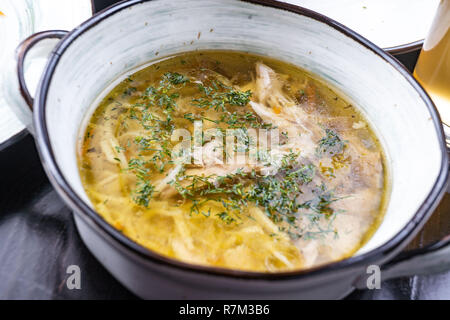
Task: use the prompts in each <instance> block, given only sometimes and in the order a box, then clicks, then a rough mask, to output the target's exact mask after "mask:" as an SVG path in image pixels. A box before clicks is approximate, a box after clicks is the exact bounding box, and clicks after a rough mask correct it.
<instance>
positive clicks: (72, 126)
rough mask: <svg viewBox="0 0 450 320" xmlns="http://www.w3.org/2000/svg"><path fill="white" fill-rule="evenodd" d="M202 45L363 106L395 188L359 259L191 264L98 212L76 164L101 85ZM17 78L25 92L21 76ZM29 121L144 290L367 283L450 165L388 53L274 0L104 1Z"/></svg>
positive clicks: (292, 292)
mask: <svg viewBox="0 0 450 320" xmlns="http://www.w3.org/2000/svg"><path fill="white" fill-rule="evenodd" d="M49 35H50V36H51V35H52V33H51V32H50V33H48V34H44V35H40V36H39V35H38V36H36V37H34V38H31V39H29V40H28V42H27V43H25V44H24V45H23V46H22V49H23V50H22V51H20V53H19V65H20V63H21V61H22V60H23V58H24V56H25V55H26V53H27V52H28V50H29V49H30V47H32V46H33V45H34V44H35V43H36V42H37V41H38V40H40V39H41V38H46V37H47V36H49ZM53 35H55V34H53ZM56 35H57V36H62V35H64V34H63V33H59V34H56ZM197 49H227V50H239V51H248V52H252V53H256V54H260V55H265V56H269V57H273V58H277V59H280V60H284V61H288V62H290V63H293V64H295V65H297V66H299V67H302V68H304V69H306V70H308V71H310V72H311V73H314V74H316V75H317V76H319V77H320V78H322V79H323V80H325V81H326V82H328V84H329V85H330V86H331V87H333V88H335V89H336V90H337V91H339V92H341V93H342V94H344V95H345V96H347V97H348V98H349V99H350V100H351V101H352V102H353V103H354V105H355V106H357V107H358V108H360V110H361V111H362V113H363V114H364V115H365V116H366V118H367V119H368V120H369V122H370V123H371V125H372V126H373V128H375V130H376V132H377V134H378V137H379V138H380V139H381V142H382V145H383V147H384V149H385V151H386V154H387V158H388V160H387V163H388V169H389V172H390V178H391V182H392V190H391V194H390V201H389V204H388V207H387V212H386V216H385V218H384V221H383V222H382V224H381V225H380V227H379V228H378V230H377V231H376V233H375V234H374V235H373V237H372V238H371V239H370V240H369V241H368V242H367V244H366V245H364V247H363V248H361V250H359V251H358V253H356V255H355V256H354V257H351V258H349V259H346V260H343V261H340V262H336V263H332V264H329V265H326V266H323V267H319V268H315V269H312V270H306V271H296V272H287V273H279V274H266V273H252V272H244V271H233V270H224V269H220V268H212V267H202V266H194V265H190V264H187V263H183V262H179V261H175V260H173V259H169V258H166V257H162V256H160V255H159V254H157V253H155V252H151V251H149V250H147V249H145V248H143V247H141V246H139V245H137V244H136V243H134V242H132V241H131V240H129V239H128V238H126V237H125V236H124V235H122V234H121V233H120V232H119V231H117V230H115V229H114V228H112V227H111V226H109V225H108V224H107V223H106V222H105V221H104V220H103V219H102V218H101V217H100V216H99V215H98V214H97V213H96V212H95V211H94V209H93V207H92V204H91V203H90V201H89V198H88V197H87V196H86V193H85V192H84V189H83V186H82V184H81V181H80V177H79V174H78V169H77V161H76V144H77V141H78V139H79V138H80V130H81V128H82V127H83V122H84V121H85V120H86V119H87V118H89V116H90V115H91V114H92V112H93V111H94V108H95V106H96V104H95V102H96V101H98V99H99V97H102V96H103V95H104V94H105V93H106V91H105V88H108V87H111V86H112V85H114V84H115V83H117V81H119V80H121V79H123V78H124V77H126V76H127V75H128V74H129V73H132V72H134V71H136V69H138V68H140V67H142V66H143V65H144V64H146V63H148V62H149V61H152V60H155V59H159V58H161V57H164V56H168V55H173V54H176V53H180V52H185V51H192V50H197ZM21 85H22V89H23V90H22V93H23V94H24V95H25V96H26V95H27V92H26V90H25V88H24V87H23V86H24V85H25V83H24V80H23V78H21ZM28 100H30V98H28ZM34 126H35V132H36V141H37V145H38V148H39V152H40V156H41V159H42V161H43V164H44V167H45V169H46V171H47V174H48V176H49V178H50V181H51V182H52V184H53V185H54V186H55V188H56V189H57V191H58V192H59V194H60V195H61V197H62V198H63V199H64V200H65V201H66V203H67V204H68V205H69V206H70V207H71V208H72V209H73V210H74V212H75V221H76V223H77V226H78V228H79V231H80V235H81V236H82V238H83V240H84V241H85V242H86V245H87V246H88V248H89V249H90V250H91V251H92V252H93V254H94V255H95V256H96V257H97V258H98V259H99V261H100V262H101V263H102V264H103V265H104V266H105V267H106V268H107V269H108V270H109V271H110V272H111V273H112V274H113V275H114V276H115V277H116V278H117V279H118V280H119V281H121V282H122V283H123V284H124V285H125V286H126V287H128V288H129V289H130V290H132V291H133V292H135V293H136V294H138V295H139V296H142V297H145V298H166V297H172V298H174V297H175V298H183V297H193V298H228V297H233V298H306V297H308V298H309V297H323V298H335V297H340V296H343V295H344V294H346V293H348V292H349V291H350V290H352V288H353V287H354V286H355V283H360V284H364V280H363V279H364V277H365V275H366V272H365V271H366V268H367V266H368V265H371V264H377V265H382V264H384V263H386V262H387V261H388V260H390V259H392V258H393V257H394V256H395V254H396V253H398V252H399V251H400V250H401V249H402V248H403V247H404V246H405V245H406V244H407V242H408V241H409V240H410V239H411V238H412V237H413V236H414V235H415V233H416V232H417V231H418V230H419V229H420V227H421V226H422V225H423V224H424V223H425V221H426V219H427V218H428V216H429V214H430V213H431V212H432V210H433V209H434V208H435V206H436V204H437V202H438V200H439V199H440V196H441V195H442V192H443V190H444V187H445V184H446V180H447V175H448V164H447V154H446V149H445V143H444V138H443V133H442V127H441V123H440V119H439V116H438V114H437V112H436V110H435V107H434V106H433V104H432V102H431V100H430V99H429V97H428V96H427V94H426V93H425V92H424V91H423V89H422V88H421V87H420V85H419V84H418V83H417V82H416V81H415V80H414V79H413V78H412V76H411V75H410V74H409V73H408V72H407V71H406V70H405V69H404V68H403V67H401V66H400V65H399V63H398V62H397V61H396V60H395V59H393V58H392V57H391V56H390V55H388V54H386V53H384V52H383V51H382V50H381V49H379V48H377V47H376V46H375V45H373V44H372V43H370V42H369V41H367V40H365V39H364V38H362V37H361V36H359V35H357V34H355V33H354V32H352V31H351V30H349V29H347V28H345V27H343V26H342V25H340V24H338V23H336V22H334V21H332V20H330V19H328V18H326V17H324V16H321V15H319V14H316V13H314V12H312V11H309V10H305V9H302V8H299V7H295V6H292V5H288V4H284V3H277V2H273V1H232V0H198V1H186V0H179V1H175V0H174V1H170V0H155V1H137V0H134V1H133V0H132V1H128V2H124V3H120V4H118V5H116V6H114V7H112V8H110V9H108V10H106V11H103V12H102V13H100V14H98V15H96V16H94V17H93V18H91V19H89V20H88V21H87V22H85V23H83V24H82V25H81V26H80V27H78V28H76V29H74V30H73V31H71V32H70V33H69V34H67V35H66V36H65V37H64V38H63V39H62V40H61V41H60V42H59V44H58V45H57V47H56V48H55V49H54V51H53V52H52V53H51V55H50V57H49V62H48V64H47V67H46V69H45V72H44V74H43V76H42V78H41V82H40V85H39V89H38V92H37V96H36V98H35V100H34ZM386 277H388V273H386ZM358 281H359V282H358Z"/></svg>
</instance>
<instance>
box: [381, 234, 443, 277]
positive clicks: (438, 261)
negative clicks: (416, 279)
mask: <svg viewBox="0 0 450 320" xmlns="http://www.w3.org/2000/svg"><path fill="white" fill-rule="evenodd" d="M448 270H450V235H448V236H446V237H444V238H443V239H441V240H439V241H437V242H435V243H432V244H430V245H428V246H426V247H424V248H420V249H413V250H409V251H404V252H402V253H400V254H399V255H398V256H397V257H395V258H394V259H392V260H391V261H390V262H388V263H386V264H385V265H384V266H383V267H382V269H381V273H382V279H383V280H387V279H393V278H398V277H408V276H413V275H425V274H431V273H440V272H444V271H448Z"/></svg>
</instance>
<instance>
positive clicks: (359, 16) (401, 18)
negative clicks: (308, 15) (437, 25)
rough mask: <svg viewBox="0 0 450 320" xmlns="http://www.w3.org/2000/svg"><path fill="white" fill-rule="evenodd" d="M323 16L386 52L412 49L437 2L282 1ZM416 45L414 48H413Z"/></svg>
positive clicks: (406, 0)
mask: <svg viewBox="0 0 450 320" xmlns="http://www.w3.org/2000/svg"><path fill="white" fill-rule="evenodd" d="M283 2H288V3H292V4H295V5H299V6H302V7H305V8H308V9H311V10H314V11H317V12H319V13H321V14H323V15H326V16H328V17H330V18H332V19H334V20H336V21H338V22H340V23H342V24H344V25H346V26H347V27H349V28H350V29H353V30H355V31H356V32H358V33H359V34H361V35H362V36H364V37H366V38H367V39H369V40H370V41H372V42H373V43H375V44H376V45H377V46H379V47H381V48H383V49H385V50H388V51H389V52H391V53H392V52H398V51H402V50H403V51H408V48H411V47H413V48H416V47H417V42H420V41H422V40H423V39H424V38H425V36H426V35H427V33H428V30H429V28H430V26H431V22H432V21H433V18H434V14H435V13H436V8H437V6H438V4H439V0H285V1H283ZM414 44H416V46H414Z"/></svg>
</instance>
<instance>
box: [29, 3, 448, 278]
mask: <svg viewBox="0 0 450 320" xmlns="http://www.w3.org/2000/svg"><path fill="white" fill-rule="evenodd" d="M149 1H151V0H128V1H121V2H119V3H117V4H115V5H113V6H111V7H108V8H106V9H104V10H102V11H100V12H99V13H97V14H96V15H94V16H93V17H91V18H90V19H88V20H86V21H85V22H83V23H82V24H81V25H80V26H79V27H77V28H75V29H73V30H72V31H71V32H69V33H68V34H67V35H66V36H65V37H64V38H63V39H62V40H61V41H60V42H59V43H58V45H57V46H56V48H55V49H54V50H53V51H52V53H51V55H50V57H49V60H48V62H47V65H46V67H45V70H44V73H43V75H42V77H41V81H40V85H39V89H38V90H37V93H36V98H35V100H34V114H33V121H34V125H35V128H36V139H35V140H36V145H37V149H38V151H39V155H40V158H41V161H42V164H43V166H44V169H45V171H46V172H47V175H48V177H49V179H50V182H51V183H52V185H53V186H54V187H55V189H56V191H57V192H58V193H59V195H60V196H61V197H62V198H63V199H64V200H65V202H66V203H67V204H69V206H70V207H71V209H73V210H74V211H75V213H76V214H78V215H80V216H81V217H82V218H83V219H85V220H87V221H89V222H90V223H92V224H93V225H92V226H94V227H96V230H97V231H98V230H100V231H102V232H103V233H104V234H103V238H105V239H106V240H107V241H109V242H112V245H115V246H116V247H117V244H121V248H122V249H124V250H127V249H128V250H131V251H132V252H133V253H135V254H137V256H138V257H141V258H143V259H144V260H146V261H149V262H152V263H155V264H159V265H164V266H166V267H170V268H172V269H177V270H180V271H185V272H187V271H189V272H195V273H202V274H209V275H214V276H222V277H228V278H235V279H236V278H240V279H260V280H266V281H267V280H287V279H292V278H295V279H299V278H304V277H311V276H315V275H317V276H320V275H323V274H325V273H330V272H336V271H338V270H343V269H348V268H356V267H363V266H366V265H368V264H370V263H373V262H375V261H384V260H386V259H388V258H390V257H392V256H393V255H394V254H395V253H396V252H397V251H398V250H400V249H401V245H402V244H405V242H406V241H407V240H409V239H410V238H411V237H412V236H413V235H414V232H415V231H417V229H418V228H419V227H421V225H422V223H424V222H425V219H427V218H428V217H429V215H430V214H431V211H432V209H433V208H434V207H435V206H436V204H437V201H438V200H439V199H440V197H441V196H442V195H443V192H444V187H445V185H446V181H447V177H448V174H449V172H448V165H447V163H448V160H447V149H446V146H445V139H444V134H443V128H442V125H441V120H440V117H439V114H438V112H437V110H436V107H435V106H434V104H433V102H432V101H431V99H430V98H429V96H428V95H427V93H426V92H425V90H424V89H423V88H422V87H421V85H420V84H419V83H418V82H417V81H416V80H415V79H414V78H413V77H412V75H411V74H410V73H409V71H408V70H407V69H406V68H405V67H404V66H402V65H401V64H400V63H399V62H398V61H397V60H396V59H395V58H394V57H392V56H391V55H389V54H388V53H386V52H384V51H383V50H382V49H380V48H379V47H377V46H376V45H375V44H373V43H372V42H370V41H369V40H367V39H365V38H363V37H362V36H360V35H359V34H357V33H355V32H354V31H352V30H351V29H349V28H347V27H345V26H344V25H341V24H340V23H338V22H336V21H334V20H332V19H330V18H328V17H326V16H323V15H321V14H319V13H316V12H314V11H311V10H309V9H306V8H303V7H299V6H296V5H292V4H288V3H284V2H278V1H274V0H239V1H242V2H246V3H251V4H254V5H261V6H265V7H270V8H273V9H275V10H286V11H289V12H292V13H295V14H299V15H301V16H306V17H309V18H312V19H314V20H316V21H319V22H321V23H324V24H326V25H327V26H329V27H330V28H333V29H335V30H337V31H339V32H340V33H342V34H343V35H344V36H346V37H349V38H351V39H352V40H354V41H356V42H358V43H359V44H361V45H362V46H364V47H365V48H366V49H369V50H371V51H372V52H373V53H375V54H376V55H377V56H378V57H379V58H381V59H383V60H385V61H386V62H387V63H389V64H390V65H391V66H393V67H394V68H395V69H396V70H397V71H398V72H399V73H400V74H401V75H402V76H403V77H404V78H405V79H406V80H407V81H408V82H409V83H410V85H411V86H412V87H413V88H414V89H415V90H416V92H417V93H418V94H419V96H420V98H421V99H422V100H423V102H424V103H425V105H426V106H427V108H428V110H429V112H430V114H431V118H432V121H433V124H434V127H435V129H436V133H437V137H438V139H439V144H440V149H441V167H440V170H439V176H438V177H437V179H436V181H435V183H434V185H433V187H432V189H431V190H430V192H429V193H428V195H427V197H426V198H425V200H424V202H423V203H422V204H421V206H420V207H419V209H418V210H417V211H416V213H415V214H414V216H413V217H412V218H411V219H410V220H409V221H408V222H407V224H406V225H405V226H404V227H403V228H402V229H401V230H400V231H399V232H398V233H397V234H396V235H394V236H393V237H392V238H390V239H389V240H388V241H387V242H386V243H384V244H383V245H381V246H379V247H376V248H374V249H373V250H370V251H368V252H366V253H363V254H360V255H357V256H352V257H349V258H346V259H343V260H340V261H337V262H332V263H329V264H325V265H322V266H318V267H313V268H309V269H303V270H294V271H284V272H276V273H268V272H256V271H243V270H235V269H227V268H221V267H213V266H203V265H196V264H191V263H187V262H183V261H180V260H176V259H173V258H169V257H166V256H163V255H161V254H159V253H157V252H155V251H152V250H150V249H147V248H145V247H144V246H142V245H140V244H138V243H136V242H134V241H133V240H131V239H130V238H128V237H127V236H125V235H124V234H123V233H121V232H120V231H119V230H117V229H115V228H114V227H113V226H111V225H110V224H109V223H108V222H106V220H104V219H103V218H102V217H101V216H100V215H99V214H98V213H96V212H95V210H93V209H92V208H91V207H90V206H89V205H88V204H87V203H85V202H84V201H83V200H82V199H81V198H80V197H79V196H78V195H77V194H76V192H75V191H74V190H73V188H72V187H71V185H70V183H68V181H67V180H66V178H65V177H64V175H63V174H62V171H61V170H60V168H59V166H58V164H57V162H56V158H55V155H54V153H53V150H52V147H51V144H50V137H49V133H48V129H47V124H46V120H45V110H46V100H47V94H48V90H49V87H50V83H51V80H52V76H53V73H54V71H55V70H56V67H57V65H58V62H59V60H60V58H61V56H62V55H63V53H64V51H65V50H66V49H67V48H68V47H69V46H70V45H71V44H72V43H73V42H74V41H75V40H76V39H77V38H78V37H79V36H80V35H82V34H83V33H84V32H86V31H87V30H89V29H91V28H93V27H95V26H96V25H97V24H98V23H100V22H101V21H103V20H104V19H106V18H108V17H109V16H112V15H114V14H116V13H118V12H120V11H122V10H124V9H127V8H130V7H132V6H135V5H137V4H140V3H145V2H149ZM106 235H108V236H109V237H108V236H106Z"/></svg>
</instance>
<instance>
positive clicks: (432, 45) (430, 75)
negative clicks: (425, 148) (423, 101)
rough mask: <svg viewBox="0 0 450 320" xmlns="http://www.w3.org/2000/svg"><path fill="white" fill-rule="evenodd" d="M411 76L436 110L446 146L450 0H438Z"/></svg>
mask: <svg viewBox="0 0 450 320" xmlns="http://www.w3.org/2000/svg"><path fill="white" fill-rule="evenodd" d="M414 76H415V77H416V79H417V80H418V81H419V82H420V83H421V84H422V86H423V87H424V88H425V90H426V91H427V92H428V94H429V95H430V97H431V99H432V100H433V102H434V104H435V105H436V107H437V108H438V110H439V113H440V115H441V119H442V122H443V126H444V131H445V135H446V137H447V145H449V146H450V0H441V2H440V3H439V6H438V9H437V13H436V16H435V18H434V20H433V24H432V26H431V30H430V32H429V34H428V36H427V38H426V39H425V42H424V45H423V48H422V51H421V52H420V56H419V60H418V61H417V65H416V68H415V70H414Z"/></svg>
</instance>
